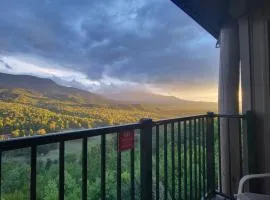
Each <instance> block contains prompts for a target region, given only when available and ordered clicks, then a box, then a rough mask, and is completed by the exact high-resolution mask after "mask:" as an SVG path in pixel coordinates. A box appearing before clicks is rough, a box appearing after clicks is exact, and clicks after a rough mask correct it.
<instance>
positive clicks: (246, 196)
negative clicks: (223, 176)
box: [235, 173, 270, 200]
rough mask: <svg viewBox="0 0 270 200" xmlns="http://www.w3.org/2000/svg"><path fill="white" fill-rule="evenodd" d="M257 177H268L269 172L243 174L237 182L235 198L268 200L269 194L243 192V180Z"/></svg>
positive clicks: (269, 198)
mask: <svg viewBox="0 0 270 200" xmlns="http://www.w3.org/2000/svg"><path fill="white" fill-rule="evenodd" d="M258 178H270V173H265V174H251V175H246V176H244V177H243V178H242V179H241V180H240V182H239V187H238V193H237V195H235V196H236V198H237V200H270V195H264V194H256V193H249V192H243V189H244V184H245V182H247V181H248V180H251V179H258Z"/></svg>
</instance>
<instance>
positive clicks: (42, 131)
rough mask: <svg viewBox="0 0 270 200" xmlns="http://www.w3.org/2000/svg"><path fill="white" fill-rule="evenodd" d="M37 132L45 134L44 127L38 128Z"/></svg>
mask: <svg viewBox="0 0 270 200" xmlns="http://www.w3.org/2000/svg"><path fill="white" fill-rule="evenodd" d="M38 134H39V135H45V134H46V130H45V129H44V128H42V129H39V130H38Z"/></svg>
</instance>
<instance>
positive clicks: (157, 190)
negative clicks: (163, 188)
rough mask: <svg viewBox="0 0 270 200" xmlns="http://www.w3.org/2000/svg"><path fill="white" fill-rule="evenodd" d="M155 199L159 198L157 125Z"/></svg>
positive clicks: (157, 127) (157, 132) (157, 134)
mask: <svg viewBox="0 0 270 200" xmlns="http://www.w3.org/2000/svg"><path fill="white" fill-rule="evenodd" d="M156 200H159V125H157V126H156Z"/></svg>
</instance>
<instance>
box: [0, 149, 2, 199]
mask: <svg viewBox="0 0 270 200" xmlns="http://www.w3.org/2000/svg"><path fill="white" fill-rule="evenodd" d="M0 199H2V151H1V150H0Z"/></svg>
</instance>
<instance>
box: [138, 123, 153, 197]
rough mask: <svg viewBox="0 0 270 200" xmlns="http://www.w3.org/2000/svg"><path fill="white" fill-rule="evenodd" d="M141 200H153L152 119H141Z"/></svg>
mask: <svg viewBox="0 0 270 200" xmlns="http://www.w3.org/2000/svg"><path fill="white" fill-rule="evenodd" d="M140 123H141V127H142V128H141V134H140V155H141V199H142V200H151V199H153V196H152V126H153V121H152V119H141V120H140Z"/></svg>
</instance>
